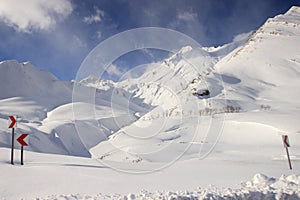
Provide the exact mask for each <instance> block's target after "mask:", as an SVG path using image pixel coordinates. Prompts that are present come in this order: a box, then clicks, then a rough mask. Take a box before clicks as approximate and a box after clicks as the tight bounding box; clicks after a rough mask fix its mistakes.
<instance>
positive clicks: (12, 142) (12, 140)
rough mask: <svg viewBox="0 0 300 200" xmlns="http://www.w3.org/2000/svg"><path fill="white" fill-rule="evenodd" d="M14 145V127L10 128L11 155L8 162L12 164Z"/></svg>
mask: <svg viewBox="0 0 300 200" xmlns="http://www.w3.org/2000/svg"><path fill="white" fill-rule="evenodd" d="M14 146H15V128H12V134H11V155H10V163H11V164H12V165H13V164H14Z"/></svg>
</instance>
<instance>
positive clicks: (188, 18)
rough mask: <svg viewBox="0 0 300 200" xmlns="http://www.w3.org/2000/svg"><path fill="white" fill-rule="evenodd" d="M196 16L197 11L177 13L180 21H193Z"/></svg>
mask: <svg viewBox="0 0 300 200" xmlns="http://www.w3.org/2000/svg"><path fill="white" fill-rule="evenodd" d="M197 17H198V15H197V13H190V12H184V13H179V14H178V15H177V18H178V19H179V20H182V21H194V20H196V19H197Z"/></svg>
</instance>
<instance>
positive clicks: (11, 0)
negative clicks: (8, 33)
mask: <svg viewBox="0 0 300 200" xmlns="http://www.w3.org/2000/svg"><path fill="white" fill-rule="evenodd" d="M72 11H73V8H72V4H71V2H70V0H0V20H1V21H3V22H5V23H6V24H7V25H9V26H11V27H13V28H15V29H16V30H18V31H22V32H30V31H32V30H48V29H50V28H52V27H53V26H55V24H56V21H57V20H58V19H64V18H66V17H67V16H68V15H69V14H71V13H72Z"/></svg>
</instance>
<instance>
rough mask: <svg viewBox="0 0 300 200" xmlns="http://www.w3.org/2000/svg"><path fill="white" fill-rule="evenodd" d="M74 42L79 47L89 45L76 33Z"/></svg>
mask: <svg viewBox="0 0 300 200" xmlns="http://www.w3.org/2000/svg"><path fill="white" fill-rule="evenodd" d="M73 44H74V46H75V47H79V48H86V47H87V44H86V43H85V42H84V41H82V40H81V39H80V38H79V37H78V36H76V35H73Z"/></svg>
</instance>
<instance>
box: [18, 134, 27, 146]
mask: <svg viewBox="0 0 300 200" xmlns="http://www.w3.org/2000/svg"><path fill="white" fill-rule="evenodd" d="M27 135H28V134H22V135H21V136H20V137H19V138H18V139H17V141H18V142H19V143H20V144H21V145H22V146H28V144H27V143H26V142H25V141H24V139H25V138H26V137H27Z"/></svg>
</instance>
